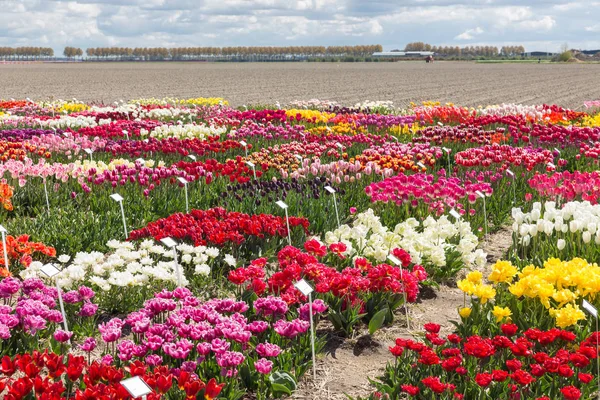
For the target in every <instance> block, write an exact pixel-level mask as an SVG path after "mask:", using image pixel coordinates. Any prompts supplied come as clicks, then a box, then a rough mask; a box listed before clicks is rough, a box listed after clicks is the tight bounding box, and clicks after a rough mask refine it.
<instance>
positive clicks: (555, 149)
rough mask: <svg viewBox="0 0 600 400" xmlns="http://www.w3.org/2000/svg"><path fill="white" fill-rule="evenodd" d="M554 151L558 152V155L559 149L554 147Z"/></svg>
mask: <svg viewBox="0 0 600 400" xmlns="http://www.w3.org/2000/svg"><path fill="white" fill-rule="evenodd" d="M554 151H555V152H557V153H558V155H560V150H559V149H557V148H556V147H555V148H554Z"/></svg>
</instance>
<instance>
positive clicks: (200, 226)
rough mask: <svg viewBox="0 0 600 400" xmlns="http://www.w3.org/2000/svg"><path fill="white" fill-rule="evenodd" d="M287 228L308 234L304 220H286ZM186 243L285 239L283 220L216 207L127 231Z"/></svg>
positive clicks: (142, 235) (225, 242)
mask: <svg viewBox="0 0 600 400" xmlns="http://www.w3.org/2000/svg"><path fill="white" fill-rule="evenodd" d="M289 220H290V228H294V227H297V226H301V227H302V228H303V229H304V231H305V232H306V233H308V226H309V222H308V220H307V219H306V218H297V217H290V218H289ZM167 236H170V237H172V238H174V239H183V240H189V241H191V242H192V243H194V246H200V245H207V244H211V245H217V246H224V245H226V244H236V245H239V244H241V243H243V242H245V241H246V240H247V239H248V238H250V237H257V238H260V239H263V238H267V237H274V236H279V237H286V236H287V226H286V221H285V219H284V218H281V217H278V216H274V215H268V214H260V215H248V214H242V213H239V212H228V211H226V210H225V209H223V208H220V207H217V208H212V209H210V210H206V211H205V210H192V211H191V212H190V213H189V214H181V213H177V214H173V215H171V216H170V217H167V218H163V219H159V220H158V221H155V222H151V223H150V224H148V225H147V226H146V227H145V228H142V229H138V230H135V231H133V232H131V234H130V239H132V240H137V239H143V238H147V237H153V238H154V239H157V240H158V239H162V238H164V237H167Z"/></svg>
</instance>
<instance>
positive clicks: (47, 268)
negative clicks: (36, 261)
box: [40, 264, 60, 278]
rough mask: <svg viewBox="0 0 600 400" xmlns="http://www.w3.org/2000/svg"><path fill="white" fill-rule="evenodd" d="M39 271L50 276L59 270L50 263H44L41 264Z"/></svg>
mask: <svg viewBox="0 0 600 400" xmlns="http://www.w3.org/2000/svg"><path fill="white" fill-rule="evenodd" d="M40 271H41V272H42V273H43V274H44V275H46V276H47V277H48V278H52V277H53V276H55V275H57V274H58V273H59V272H60V270H59V269H58V268H56V267H55V266H54V265H52V264H46V265H44V266H42V268H40Z"/></svg>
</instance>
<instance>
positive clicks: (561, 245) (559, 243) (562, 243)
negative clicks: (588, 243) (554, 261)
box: [556, 239, 567, 250]
mask: <svg viewBox="0 0 600 400" xmlns="http://www.w3.org/2000/svg"><path fill="white" fill-rule="evenodd" d="M566 245H567V242H565V240H564V239H558V241H557V242H556V247H558V249H559V250H562V249H564V248H565V246H566Z"/></svg>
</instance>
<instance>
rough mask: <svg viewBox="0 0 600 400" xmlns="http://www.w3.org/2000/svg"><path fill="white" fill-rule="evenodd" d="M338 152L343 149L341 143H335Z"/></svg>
mask: <svg viewBox="0 0 600 400" xmlns="http://www.w3.org/2000/svg"><path fill="white" fill-rule="evenodd" d="M335 145H336V146H337V147H338V148H339V149H340V150H343V149H344V145H342V144H341V143H336V144H335Z"/></svg>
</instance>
